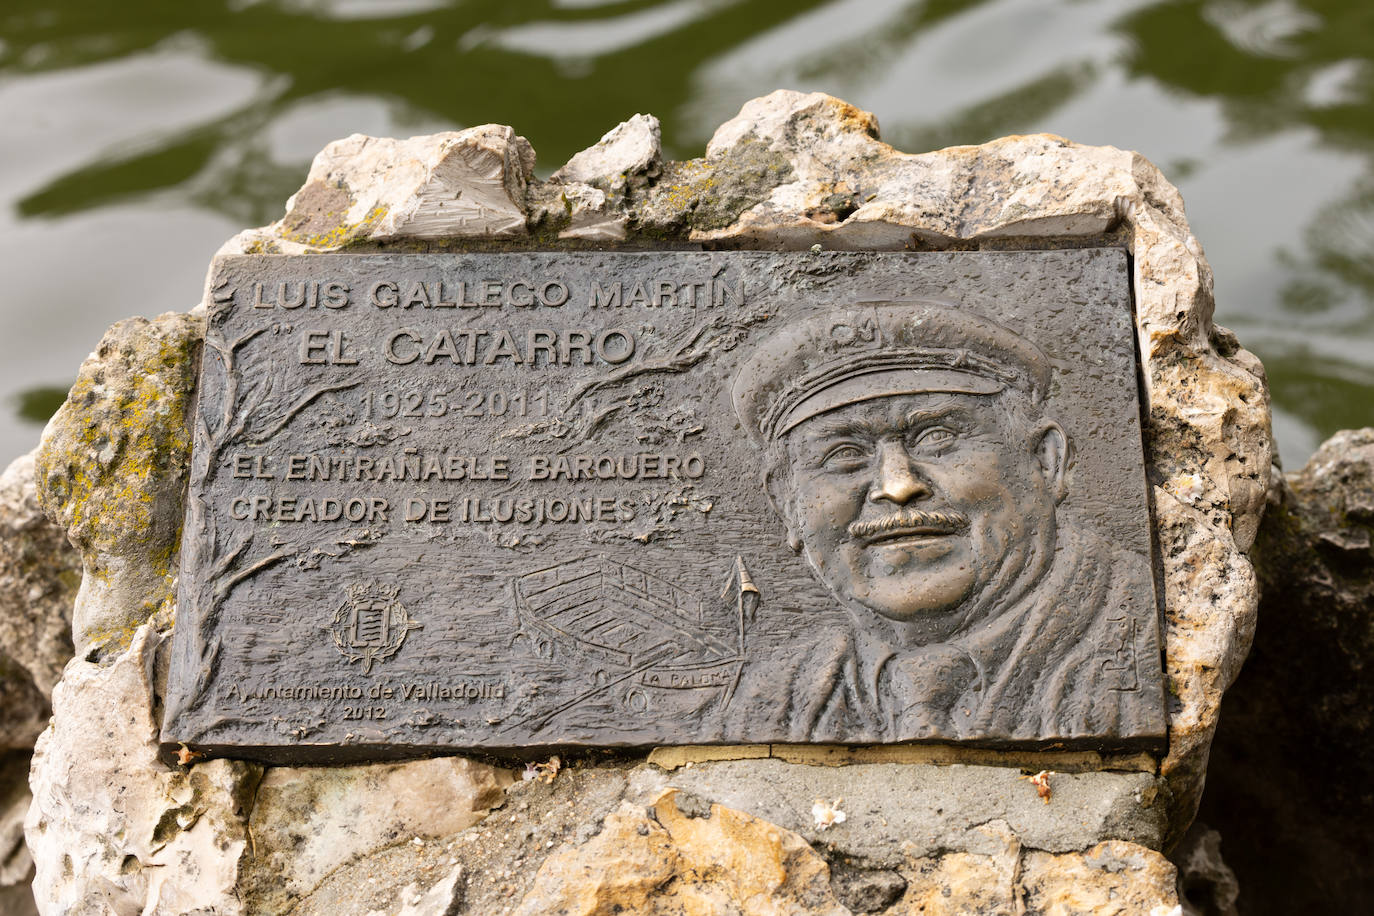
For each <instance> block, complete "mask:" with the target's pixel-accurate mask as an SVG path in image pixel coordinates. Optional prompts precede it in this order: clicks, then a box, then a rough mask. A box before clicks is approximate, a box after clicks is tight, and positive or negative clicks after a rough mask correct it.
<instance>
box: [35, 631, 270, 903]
mask: <svg viewBox="0 0 1374 916" xmlns="http://www.w3.org/2000/svg"><path fill="white" fill-rule="evenodd" d="M160 642H161V637H160V636H158V634H157V633H156V632H155V631H154V630H152V629H151V628H149V627H141V628H139V629H138V631H137V633H136V634H135V636H134V638H133V640H132V643H131V645H130V646H129V648H128V649H127V651H125V652H124V653H123V654H122V655H120V656H119V657H118V658H117V659H116V660H115V661H114V662H113V663H111V664H110V665H109V666H108V667H101V666H99V665H97V664H94V663H92V662H86V661H73V662H72V663H71V664H70V665H69V666H68V667H67V671H66V673H65V674H64V675H63V678H62V681H61V682H60V683H59V684H58V685H57V688H56V689H55V690H54V691H53V711H54V718H53V725H52V727H51V728H50V729H48V731H46V732H44V733H43V735H42V737H40V738H39V740H38V744H37V747H36V748H35V749H34V761H33V770H32V778H31V786H32V789H33V805H32V807H31V808H30V809H29V813H28V817H27V819H26V821H25V825H24V828H25V833H26V836H27V839H28V844H29V848H30V850H31V851H32V852H33V858H34V863H35V866H36V874H35V877H34V894H35V896H36V897H37V898H38V900H39V901H40V909H41V910H42V911H43V912H45V913H56V912H60V913H68V914H73V916H75V914H87V913H88V914H92V916H95V914H107V913H112V912H113V913H124V912H133V913H146V914H149V916H152V914H167V916H172V914H183V913H191V912H215V913H223V914H236V913H241V912H244V910H243V908H242V907H241V905H240V903H239V899H238V895H237V893H236V891H235V883H236V881H237V880H238V872H239V859H240V857H241V856H242V854H243V851H244V849H245V848H246V847H247V845H248V842H249V839H248V831H247V819H246V815H247V809H248V805H249V804H250V802H251V800H252V796H253V790H254V788H255V786H256V783H257V780H258V778H259V776H260V771H259V770H258V768H256V767H254V766H251V765H249V764H245V763H240V762H237V761H232V760H214V761H210V762H207V763H204V764H201V765H200V766H196V767H194V768H192V769H190V770H187V771H179V770H173V769H170V768H168V767H166V766H164V765H163V764H161V763H160V762H159V761H158V760H157V758H156V754H157V724H156V721H155V715H154V699H153V688H152V674H153V667H154V662H155V654H156V650H157V646H158V644H159V643H160Z"/></svg>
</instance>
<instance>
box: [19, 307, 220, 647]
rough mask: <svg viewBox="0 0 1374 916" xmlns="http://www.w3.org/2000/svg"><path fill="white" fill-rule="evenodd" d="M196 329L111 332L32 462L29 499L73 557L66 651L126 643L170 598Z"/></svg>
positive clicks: (170, 318) (172, 318) (166, 326)
mask: <svg viewBox="0 0 1374 916" xmlns="http://www.w3.org/2000/svg"><path fill="white" fill-rule="evenodd" d="M201 333H202V330H201V322H200V320H199V319H196V318H192V317H190V316H187V315H179V314H168V315H164V316H162V317H160V318H158V319H156V320H154V321H148V320H147V319H143V318H134V319H129V320H128V321H123V322H120V323H119V324H116V325H115V326H114V327H112V328H111V329H110V330H109V332H107V333H106V335H105V338H104V339H103V340H102V341H101V342H100V345H99V346H98V347H97V348H96V351H95V352H94V353H92V354H91V356H90V357H89V358H88V359H87V360H86V362H85V363H84V364H82V367H81V372H80V374H79V375H78V377H77V381H76V384H75V385H73V386H72V390H71V392H70V394H69V395H68V397H67V401H66V403H64V404H63V405H62V407H61V409H59V410H58V412H57V414H56V415H55V416H54V417H53V419H52V421H51V422H50V423H49V425H48V428H47V430H45V432H44V436H43V441H42V444H41V445H40V447H39V451H38V454H37V455H36V457H35V477H36V482H37V488H38V498H39V502H40V504H41V505H42V506H43V509H44V511H45V512H46V513H47V514H48V516H49V517H50V518H52V519H53V521H55V522H56V523H57V524H58V525H60V526H62V527H63V528H64V529H65V530H66V532H67V537H68V539H69V540H70V541H71V542H72V543H73V544H74V545H75V546H76V547H78V548H79V549H80V550H81V552H82V560H83V563H82V565H83V568H84V578H83V582H82V587H81V592H80V595H79V597H78V602H77V604H78V607H77V611H76V614H75V618H76V619H75V621H74V629H75V631H76V632H75V634H74V636H75V639H76V642H77V645H78V647H80V646H81V645H83V644H90V643H92V642H98V643H104V642H113V643H116V644H119V645H126V644H127V643H128V641H129V638H130V637H131V636H132V633H133V629H134V628H135V627H136V626H137V625H138V623H140V622H142V621H143V620H146V619H147V618H148V617H149V616H150V615H152V614H153V613H155V612H156V611H157V610H158V609H159V608H161V607H163V606H164V605H166V604H167V603H168V602H169V601H170V598H171V583H172V581H173V579H174V575H175V566H176V558H177V555H178V547H179V539H180V532H181V514H182V497H183V494H184V492H185V486H186V475H187V469H188V466H189V463H190V452H191V413H192V409H193V408H192V397H193V395H194V389H195V371H196V364H197V359H196V350H197V347H198V346H199V342H200V339H201Z"/></svg>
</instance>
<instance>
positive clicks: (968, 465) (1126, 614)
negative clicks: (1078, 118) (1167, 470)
mask: <svg viewBox="0 0 1374 916" xmlns="http://www.w3.org/2000/svg"><path fill="white" fill-rule="evenodd" d="M1053 371H1054V370H1053V367H1052V364H1051V361H1050V359H1049V358H1048V357H1047V356H1046V354H1045V353H1044V352H1043V351H1042V350H1041V349H1040V348H1039V347H1038V346H1036V345H1035V344H1034V343H1032V342H1031V341H1029V340H1027V339H1026V338H1025V337H1023V336H1021V335H1020V334H1018V333H1017V332H1016V331H1013V330H1012V329H1010V328H1008V327H1004V326H1003V325H1001V324H998V323H996V322H994V321H992V320H990V319H987V318H985V317H981V316H979V315H976V314H973V313H972V312H970V311H967V310H964V309H961V308H958V307H956V306H954V305H952V304H949V303H943V302H937V301H929V300H919V301H918V300H908V301H883V302H865V303H859V304H856V305H853V306H849V307H846V308H842V309H837V310H831V311H828V312H826V313H825V314H823V315H820V316H817V317H811V318H808V319H806V320H803V321H799V322H795V323H792V324H790V325H788V326H787V327H785V328H783V329H782V330H780V331H778V332H777V333H775V334H774V335H773V336H772V337H770V338H766V339H764V340H763V341H762V342H761V344H760V345H759V346H758V348H757V349H756V350H755V351H754V352H752V353H751V354H749V355H748V356H747V357H746V361H745V363H744V365H743V367H742V368H741V370H740V371H739V373H738V375H737V377H736V379H735V382H734V386H733V391H732V396H733V401H734V406H735V411H736V413H737V414H738V416H739V419H740V420H741V422H742V424H743V426H744V427H745V429H746V430H747V431H748V433H749V435H750V436H751V438H752V439H753V440H754V441H755V442H756V443H757V444H758V445H759V447H760V448H761V449H762V450H763V453H764V455H765V472H764V486H765V487H766V489H767V494H768V499H769V501H770V502H771V504H772V506H773V508H774V510H775V511H776V513H777V515H778V518H779V520H780V521H781V523H782V525H783V526H784V527H785V530H786V537H787V542H788V544H789V545H790V547H791V548H792V549H793V550H794V551H796V552H798V553H799V554H801V555H802V556H804V558H805V560H806V562H807V564H808V565H809V567H810V569H811V570H812V572H814V574H815V575H816V577H817V578H818V579H819V580H820V581H821V582H822V583H823V584H824V585H825V587H826V589H827V590H828V591H829V592H830V594H831V595H832V596H833V598H834V600H835V601H836V602H837V603H838V605H839V606H840V608H842V609H843V611H844V612H845V615H844V616H845V619H847V620H848V621H849V626H848V627H846V628H842V629H840V630H838V631H837V630H835V629H833V628H829V629H823V630H822V629H820V628H817V629H816V632H814V633H806V634H805V635H804V636H801V637H799V638H798V639H797V640H796V641H794V642H793V643H792V644H789V645H788V646H786V647H784V649H782V650H780V651H779V652H778V653H776V655H775V657H774V658H771V659H769V660H768V662H767V663H766V664H762V665H757V666H754V667H753V668H752V670H751V671H750V672H749V673H748V674H747V675H746V677H745V678H744V681H743V682H742V683H741V685H740V691H739V696H738V697H737V698H736V702H743V703H745V704H747V705H748V707H749V709H750V711H751V712H750V714H751V715H754V714H756V713H759V712H760V711H765V710H767V711H770V712H768V713H765V714H769V715H772V716H773V717H774V720H775V721H774V723H773V724H774V726H775V727H776V728H777V729H778V730H779V731H780V732H782V733H784V734H787V735H788V736H789V740H796V741H871V740H882V741H894V740H907V739H917V738H928V739H930V738H933V739H950V740H960V739H987V740H990V741H992V742H994V743H995V742H996V741H1042V740H1054V739H1073V738H1075V737H1085V736H1094V735H1111V736H1150V735H1155V736H1158V735H1162V734H1163V729H1164V724H1163V710H1162V703H1161V698H1160V697H1159V696H1158V695H1150V694H1151V691H1150V690H1148V689H1144V688H1143V687H1142V683H1141V679H1140V677H1139V665H1140V664H1141V656H1142V655H1143V654H1144V653H1148V652H1157V651H1158V649H1157V645H1158V642H1157V635H1156V634H1155V632H1154V629H1153V620H1152V619H1147V620H1144V621H1142V620H1141V619H1139V617H1140V615H1139V612H1138V610H1136V609H1138V608H1140V607H1141V601H1142V594H1141V590H1142V589H1145V590H1148V589H1149V588H1150V582H1151V579H1150V570H1149V561H1148V558H1147V557H1145V556H1142V555H1140V554H1138V553H1134V552H1131V551H1127V550H1122V549H1118V548H1116V547H1115V546H1114V545H1113V544H1112V542H1111V541H1110V539H1109V537H1108V536H1107V534H1106V533H1104V532H1101V531H1096V530H1093V529H1091V528H1090V527H1088V526H1087V525H1085V524H1083V523H1082V522H1080V521H1078V520H1076V519H1075V518H1073V517H1072V515H1071V513H1069V512H1067V511H1065V509H1064V508H1063V504H1064V501H1065V497H1066V495H1067V494H1068V493H1069V490H1070V488H1071V486H1072V473H1071V469H1072V465H1073V455H1074V447H1073V442H1072V441H1071V439H1070V437H1069V435H1068V434H1067V432H1066V431H1065V429H1064V427H1063V426H1061V425H1060V423H1059V422H1057V421H1056V420H1055V418H1054V417H1053V416H1051V415H1049V413H1048V412H1047V410H1046V397H1047V394H1048V393H1049V391H1050V387H1051V383H1052V373H1053ZM1136 485H1138V486H1143V481H1141V482H1138V483H1137V484H1136ZM1147 604H1148V605H1149V607H1150V608H1151V609H1152V608H1153V593H1152V592H1150V593H1149V597H1148V599H1147ZM803 629H804V630H805V629H806V628H803ZM1157 693H1158V691H1155V694H1157Z"/></svg>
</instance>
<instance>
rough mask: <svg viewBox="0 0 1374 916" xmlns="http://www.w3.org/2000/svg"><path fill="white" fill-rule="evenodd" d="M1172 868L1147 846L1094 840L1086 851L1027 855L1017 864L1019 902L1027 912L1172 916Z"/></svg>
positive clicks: (1174, 904) (1174, 915) (1175, 903)
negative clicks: (1093, 843) (1094, 842)
mask: <svg viewBox="0 0 1374 916" xmlns="http://www.w3.org/2000/svg"><path fill="white" fill-rule="evenodd" d="M1175 878H1176V873H1175V871H1174V866H1173V865H1171V864H1170V863H1169V860H1168V859H1166V858H1164V856H1162V855H1160V854H1159V853H1158V852H1155V851H1154V850H1153V849H1143V848H1141V847H1139V846H1135V845H1132V844H1130V843H1121V842H1116V841H1109V842H1106V843H1099V844H1098V845H1096V846H1094V847H1093V848H1092V849H1090V850H1088V851H1087V852H1086V853H1069V854H1066V855H1052V854H1050V853H1045V852H1032V853H1028V854H1027V855H1026V856H1025V857H1024V858H1023V859H1022V862H1021V875H1020V881H1019V883H1020V884H1021V885H1022V886H1023V887H1024V888H1025V892H1024V896H1022V897H1021V900H1020V901H1019V902H1020V903H1021V904H1022V905H1023V906H1024V907H1025V911H1026V912H1029V913H1044V914H1045V916H1057V914H1060V913H1096V914H1099V916H1134V914H1137V913H1148V914H1150V916H1178V910H1177V909H1176V908H1177V907H1178V897H1177V896H1176V894H1175V891H1174V881H1175Z"/></svg>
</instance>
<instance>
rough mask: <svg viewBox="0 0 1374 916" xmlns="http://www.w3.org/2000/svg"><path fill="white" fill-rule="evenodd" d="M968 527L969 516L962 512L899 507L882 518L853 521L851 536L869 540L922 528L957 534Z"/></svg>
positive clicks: (928, 530) (850, 529)
mask: <svg viewBox="0 0 1374 916" xmlns="http://www.w3.org/2000/svg"><path fill="white" fill-rule="evenodd" d="M967 527H968V516H967V515H964V513H962V512H956V511H954V510H949V511H946V512H927V511H923V510H921V509H898V510H897V511H896V512H893V513H892V514H890V515H884V516H883V517H882V518H873V519H864V520H862V521H857V522H852V523H850V525H849V528H848V531H849V535H850V537H855V538H860V539H863V540H867V539H869V538H874V537H879V536H881V535H884V534H887V533H889V532H897V531H901V532H905V531H908V530H920V531H922V532H931V533H935V534H955V533H956V532H959V531H963V530H964V529H965V528H967Z"/></svg>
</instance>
